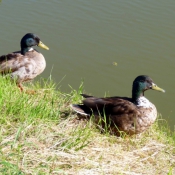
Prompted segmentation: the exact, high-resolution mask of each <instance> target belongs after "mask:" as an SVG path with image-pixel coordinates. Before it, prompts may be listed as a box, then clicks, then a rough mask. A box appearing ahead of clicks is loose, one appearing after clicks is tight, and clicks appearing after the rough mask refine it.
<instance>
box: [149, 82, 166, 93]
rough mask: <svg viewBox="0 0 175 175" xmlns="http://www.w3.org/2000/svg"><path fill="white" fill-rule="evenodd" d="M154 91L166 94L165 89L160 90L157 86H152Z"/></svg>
mask: <svg viewBox="0 0 175 175" xmlns="http://www.w3.org/2000/svg"><path fill="white" fill-rule="evenodd" d="M152 89H154V90H156V91H161V92H165V90H164V89H162V88H160V87H158V86H157V85H156V84H154V83H153V84H152Z"/></svg>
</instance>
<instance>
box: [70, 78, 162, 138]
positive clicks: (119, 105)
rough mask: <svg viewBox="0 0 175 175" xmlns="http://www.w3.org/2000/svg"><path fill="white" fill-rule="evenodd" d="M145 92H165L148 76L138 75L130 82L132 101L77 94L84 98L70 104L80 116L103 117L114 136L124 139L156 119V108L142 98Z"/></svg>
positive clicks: (124, 98) (129, 99)
mask: <svg viewBox="0 0 175 175" xmlns="http://www.w3.org/2000/svg"><path fill="white" fill-rule="evenodd" d="M149 89H153V90H157V91H161V92H165V91H164V90H163V89H161V88H159V87H158V86H157V85H156V84H154V83H153V80H152V79H151V78H150V77H149V76H146V75H140V76H138V77H137V78H135V80H134V81H133V86H132V98H128V97H118V96H116V97H106V98H97V97H93V96H89V95H86V94H81V95H82V96H83V97H84V98H85V99H84V100H83V101H82V104H72V105H71V108H72V109H73V110H74V111H76V112H77V113H78V114H80V115H85V116H91V115H94V116H95V118H98V119H99V118H101V117H102V118H104V117H106V122H107V123H108V124H109V125H110V127H111V128H113V129H112V130H113V131H114V130H115V131H114V132H116V134H117V133H118V134H119V133H121V131H122V132H124V133H126V134H128V135H133V134H138V133H141V132H143V131H145V130H146V129H147V128H148V127H149V126H150V125H151V124H152V123H154V121H155V120H156V117H157V110H156V107H155V106H154V104H152V103H151V102H150V101H149V100H148V99H147V98H146V97H145V96H144V92H145V91H146V90H149Z"/></svg>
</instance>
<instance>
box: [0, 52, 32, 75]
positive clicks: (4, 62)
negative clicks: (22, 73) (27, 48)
mask: <svg viewBox="0 0 175 175" xmlns="http://www.w3.org/2000/svg"><path fill="white" fill-rule="evenodd" d="M29 63H30V61H29V58H27V57H25V56H24V55H22V54H21V53H20V51H19V52H13V53H10V54H8V55H2V56H0V73H1V74H7V73H12V72H15V71H17V70H18V69H19V68H21V67H23V66H27V65H28V64H29Z"/></svg>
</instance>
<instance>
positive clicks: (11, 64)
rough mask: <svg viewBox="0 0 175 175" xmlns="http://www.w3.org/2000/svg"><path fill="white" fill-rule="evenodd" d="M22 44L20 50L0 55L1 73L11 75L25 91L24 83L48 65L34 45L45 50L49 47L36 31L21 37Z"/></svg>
mask: <svg viewBox="0 0 175 175" xmlns="http://www.w3.org/2000/svg"><path fill="white" fill-rule="evenodd" d="M20 46H21V50H20V51H15V52H12V53H9V54H7V55H2V56H0V74H1V75H9V76H10V78H11V79H13V80H15V82H16V85H17V86H18V87H19V89H20V90H21V91H24V88H23V86H22V83H23V82H26V81H30V80H32V79H34V78H35V77H36V76H38V75H39V74H41V73H42V72H43V71H44V69H45V67H46V61H45V58H44V56H43V55H42V54H41V53H40V52H38V51H37V50H36V49H34V48H33V46H38V47H41V48H43V49H45V50H49V48H48V47H47V46H46V45H45V44H44V43H42V42H41V40H40V38H39V37H38V36H37V35H36V34H34V33H27V34H25V35H24V36H23V37H22V39H21V42H20Z"/></svg>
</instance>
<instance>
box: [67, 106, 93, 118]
mask: <svg viewBox="0 0 175 175" xmlns="http://www.w3.org/2000/svg"><path fill="white" fill-rule="evenodd" d="M70 107H71V108H72V109H73V110H74V111H75V112H77V113H78V114H81V115H84V116H90V113H89V112H87V109H86V107H85V106H84V105H77V104H71V105H70Z"/></svg>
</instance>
